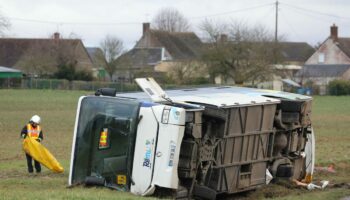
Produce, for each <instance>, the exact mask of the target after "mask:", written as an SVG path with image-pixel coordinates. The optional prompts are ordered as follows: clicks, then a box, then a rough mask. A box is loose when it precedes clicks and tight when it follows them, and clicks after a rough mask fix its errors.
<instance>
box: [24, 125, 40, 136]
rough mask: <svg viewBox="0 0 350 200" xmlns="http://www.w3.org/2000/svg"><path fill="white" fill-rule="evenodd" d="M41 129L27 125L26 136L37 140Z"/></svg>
mask: <svg viewBox="0 0 350 200" xmlns="http://www.w3.org/2000/svg"><path fill="white" fill-rule="evenodd" d="M40 131H41V128H40V126H39V125H37V126H36V127H35V128H34V127H33V126H32V125H31V124H27V136H29V137H31V138H33V139H38V138H39V134H40Z"/></svg>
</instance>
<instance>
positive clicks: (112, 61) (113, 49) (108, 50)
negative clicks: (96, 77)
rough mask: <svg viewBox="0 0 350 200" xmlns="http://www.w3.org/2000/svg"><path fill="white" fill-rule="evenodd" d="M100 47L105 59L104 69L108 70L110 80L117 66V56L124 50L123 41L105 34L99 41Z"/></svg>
mask: <svg viewBox="0 0 350 200" xmlns="http://www.w3.org/2000/svg"><path fill="white" fill-rule="evenodd" d="M100 47H101V49H102V52H103V56H104V57H105V58H106V61H107V66H106V69H105V70H106V71H107V72H108V74H109V76H110V78H111V80H112V76H113V74H114V73H115V72H116V70H117V68H118V61H117V58H118V57H119V56H120V55H121V54H122V53H123V51H124V46H123V41H122V40H120V39H119V38H117V37H114V36H110V35H107V36H106V37H105V39H104V40H103V41H102V42H101V43H100Z"/></svg>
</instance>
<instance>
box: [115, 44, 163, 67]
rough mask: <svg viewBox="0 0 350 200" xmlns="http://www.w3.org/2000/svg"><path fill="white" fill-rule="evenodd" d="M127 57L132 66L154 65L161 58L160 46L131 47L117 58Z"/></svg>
mask: <svg viewBox="0 0 350 200" xmlns="http://www.w3.org/2000/svg"><path fill="white" fill-rule="evenodd" d="M123 59H127V60H128V61H130V62H131V65H132V66H133V67H144V66H151V65H155V64H157V63H158V62H160V61H161V60H162V48H133V49H131V50H130V51H128V52H127V53H125V54H123V55H122V56H120V58H118V60H123Z"/></svg>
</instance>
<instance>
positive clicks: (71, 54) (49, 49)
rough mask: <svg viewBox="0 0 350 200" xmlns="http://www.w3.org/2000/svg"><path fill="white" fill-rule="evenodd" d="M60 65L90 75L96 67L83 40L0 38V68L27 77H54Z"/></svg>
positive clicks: (57, 36)
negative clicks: (72, 67)
mask: <svg viewBox="0 0 350 200" xmlns="http://www.w3.org/2000/svg"><path fill="white" fill-rule="evenodd" d="M58 62H70V63H73V64H74V65H75V66H76V70H77V71H85V72H91V71H92V69H93V68H94V65H93V63H92V61H91V58H90V56H89V54H88V52H87V51H86V49H85V47H84V45H83V43H82V41H81V40H80V39H63V38H60V34H59V33H54V35H53V37H52V38H48V39H33V38H0V65H3V66H8V67H11V68H15V69H20V70H21V71H22V72H23V73H25V74H26V75H28V76H35V77H40V76H41V77H45V76H49V75H52V74H53V73H54V72H55V71H56V70H57V66H58Z"/></svg>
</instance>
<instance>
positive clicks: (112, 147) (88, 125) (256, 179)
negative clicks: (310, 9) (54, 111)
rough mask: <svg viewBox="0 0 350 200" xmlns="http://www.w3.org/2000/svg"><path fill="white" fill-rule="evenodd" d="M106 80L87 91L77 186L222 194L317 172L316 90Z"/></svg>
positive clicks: (75, 158) (76, 156)
mask: <svg viewBox="0 0 350 200" xmlns="http://www.w3.org/2000/svg"><path fill="white" fill-rule="evenodd" d="M136 81H137V83H138V84H139V86H140V87H141V88H142V89H143V91H144V92H137V93H123V94H117V93H116V92H115V90H113V89H108V88H107V89H100V90H98V91H97V92H96V94H95V96H84V97H81V98H80V99H79V102H78V109H77V115H76V122H75V129H74V137H73V145H72V155H71V164H70V174H69V185H75V184H87V185H103V186H105V187H110V188H114V189H117V190H121V191H130V192H132V193H134V194H137V195H143V196H145V195H152V194H154V192H155V191H167V192H170V193H171V194H173V195H174V197H176V198H204V199H215V198H216V196H217V195H218V194H232V193H239V192H242V191H247V190H252V189H255V188H257V187H259V186H262V185H265V184H267V183H268V181H269V180H270V179H272V178H273V179H276V180H278V179H295V180H302V179H304V181H310V180H311V178H312V173H313V166H314V156H315V154H314V151H315V144H314V134H313V130H312V126H311V120H310V117H311V103H312V98H311V97H309V96H303V95H297V94H292V93H286V92H279V91H271V90H258V89H253V88H242V87H209V88H194V89H185V90H169V91H166V92H164V91H163V90H162V89H161V88H160V87H159V85H158V84H157V83H156V82H155V81H154V80H153V79H151V78H147V79H146V78H145V79H137V80H136Z"/></svg>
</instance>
